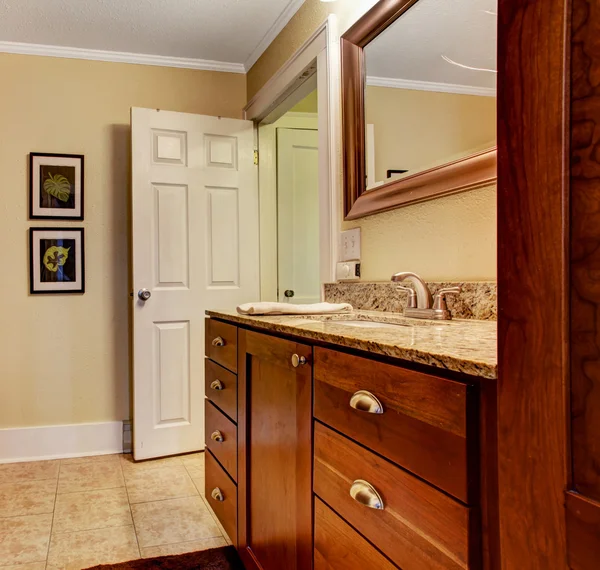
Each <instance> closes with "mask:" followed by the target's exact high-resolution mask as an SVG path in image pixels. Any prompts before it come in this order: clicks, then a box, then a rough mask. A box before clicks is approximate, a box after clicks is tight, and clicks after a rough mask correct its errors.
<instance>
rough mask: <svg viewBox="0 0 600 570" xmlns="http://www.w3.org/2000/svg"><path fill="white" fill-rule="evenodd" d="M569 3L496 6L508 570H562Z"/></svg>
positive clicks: (525, 1)
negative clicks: (567, 39)
mask: <svg viewBox="0 0 600 570" xmlns="http://www.w3.org/2000/svg"><path fill="white" fill-rule="evenodd" d="M566 4H567V2H566V0H545V1H544V2H537V1H531V0H499V2H498V365H499V366H498V373H499V378H498V389H499V393H498V397H499V399H498V419H499V422H498V448H499V449H498V451H499V489H500V491H499V502H500V543H501V553H502V568H505V569H506V570H509V569H510V570H512V569H514V568H519V570H539V569H541V568H552V569H557V570H559V569H560V568H564V564H563V562H561V561H564V560H565V552H566V538H565V512H564V497H563V491H564V489H565V486H566V469H567V465H566V456H565V450H566V447H567V441H566V417H565V416H566V402H565V385H566V379H567V374H568V358H567V355H566V347H567V340H568V337H567V322H568V321H567V306H568V289H567V275H566V270H565V268H566V264H567V255H566V252H567V244H566V236H565V230H564V228H565V227H566V226H567V224H568V220H567V219H566V217H565V208H564V204H565V202H566V198H567V190H566V183H567V166H568V165H567V161H566V159H567V156H566V153H565V152H564V149H565V148H567V146H568V145H567V137H566V123H567V118H566V116H565V106H566V104H567V103H568V98H567V95H566V93H567V90H568V87H567V84H566V71H567V69H568V62H567V50H566V46H565V36H566V30H567V25H568V17H569V11H568V9H567V5H566Z"/></svg>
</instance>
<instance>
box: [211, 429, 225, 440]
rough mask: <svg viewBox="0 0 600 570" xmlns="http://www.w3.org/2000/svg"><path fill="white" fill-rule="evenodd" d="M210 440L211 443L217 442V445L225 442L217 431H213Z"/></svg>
mask: <svg viewBox="0 0 600 570" xmlns="http://www.w3.org/2000/svg"><path fill="white" fill-rule="evenodd" d="M210 439H212V440H213V441H217V442H219V443H223V441H225V438H224V437H223V434H222V433H221V432H220V431H219V430H215V431H213V432H212V433H211V434H210Z"/></svg>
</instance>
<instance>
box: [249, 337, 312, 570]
mask: <svg viewBox="0 0 600 570" xmlns="http://www.w3.org/2000/svg"><path fill="white" fill-rule="evenodd" d="M293 354H298V355H300V356H304V357H305V358H306V359H307V364H305V365H304V366H300V367H298V368H294V367H293V366H292V363H291V357H292V355H293ZM311 361H312V349H311V347H309V346H306V345H301V344H297V343H294V342H291V341H288V340H283V339H280V338H277V337H273V336H269V335H265V334H260V333H255V332H252V331H246V330H242V329H240V343H239V376H238V386H239V388H238V390H239V392H238V396H239V397H238V400H239V408H238V419H239V421H238V434H239V435H238V453H239V473H238V482H239V496H240V504H239V520H240V528H239V538H240V555H241V557H242V560H243V561H244V563H245V564H246V566H247V568H249V569H250V568H259V569H262V570H281V569H282V568H285V569H286V570H311V568H312V554H313V552H312V551H313V536H312V472H311V469H312V437H311V431H312V430H311V424H312V409H311V392H312V365H311Z"/></svg>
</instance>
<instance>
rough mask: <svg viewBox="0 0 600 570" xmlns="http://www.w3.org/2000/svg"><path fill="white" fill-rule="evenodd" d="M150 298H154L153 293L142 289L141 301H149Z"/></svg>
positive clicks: (139, 293) (140, 293)
mask: <svg viewBox="0 0 600 570" xmlns="http://www.w3.org/2000/svg"><path fill="white" fill-rule="evenodd" d="M150 297H152V293H151V292H150V291H148V289H140V290H139V291H138V298H139V299H140V301H147V300H148V299H150Z"/></svg>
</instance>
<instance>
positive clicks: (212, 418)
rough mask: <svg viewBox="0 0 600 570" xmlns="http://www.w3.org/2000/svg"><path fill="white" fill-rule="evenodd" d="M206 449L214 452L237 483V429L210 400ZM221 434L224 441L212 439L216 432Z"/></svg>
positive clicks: (206, 412) (206, 413)
mask: <svg viewBox="0 0 600 570" xmlns="http://www.w3.org/2000/svg"><path fill="white" fill-rule="evenodd" d="M204 417H205V426H206V429H205V431H204V433H205V434H206V447H208V449H209V450H210V451H212V453H213V455H214V456H215V457H216V458H217V460H218V461H219V463H220V464H221V466H222V467H223V468H224V469H225V471H227V473H229V476H230V477H231V478H232V479H233V480H234V481H237V427H236V425H235V424H234V423H233V422H232V421H231V420H230V419H229V418H228V417H227V416H226V415H225V414H223V412H221V411H220V410H219V409H217V408H216V407H215V406H214V405H213V404H211V402H210V401H209V400H206V405H205V416H204ZM216 431H218V432H220V433H221V435H222V437H223V441H216V440H214V439H212V437H211V436H212V434H213V433H214V432H216Z"/></svg>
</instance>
